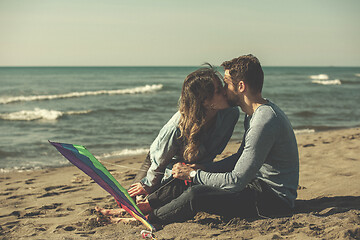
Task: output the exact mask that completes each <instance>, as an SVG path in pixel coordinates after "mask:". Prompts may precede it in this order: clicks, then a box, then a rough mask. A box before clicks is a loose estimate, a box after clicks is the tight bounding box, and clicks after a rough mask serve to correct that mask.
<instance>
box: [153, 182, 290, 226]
mask: <svg viewBox="0 0 360 240" xmlns="http://www.w3.org/2000/svg"><path fill="white" fill-rule="evenodd" d="M198 212H207V213H210V214H217V215H221V216H225V217H228V218H233V217H242V218H253V217H258V216H264V215H265V216H272V215H289V214H291V208H290V206H289V205H288V204H287V203H286V202H285V201H284V200H282V199H281V198H280V197H278V196H277V195H276V194H275V193H274V192H273V191H272V190H271V189H270V187H269V186H268V185H267V184H266V183H264V182H263V181H261V180H259V179H256V180H254V181H252V182H251V183H249V184H248V185H247V187H246V188H245V189H244V190H242V191H241V192H230V191H228V190H223V189H220V188H215V187H210V186H204V185H195V186H192V187H190V188H188V189H187V190H186V191H185V192H184V193H182V194H181V195H180V196H179V197H178V198H176V199H174V200H172V201H171V202H170V203H168V204H166V205H164V206H162V207H159V208H157V209H154V211H153V212H152V213H150V214H149V221H150V222H153V223H171V222H181V221H185V220H188V219H191V218H193V217H194V216H195V214H196V213H198Z"/></svg>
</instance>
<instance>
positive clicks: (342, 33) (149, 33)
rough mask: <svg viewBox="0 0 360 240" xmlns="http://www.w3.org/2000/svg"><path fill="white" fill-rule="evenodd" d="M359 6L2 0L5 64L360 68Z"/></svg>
mask: <svg viewBox="0 0 360 240" xmlns="http://www.w3.org/2000/svg"><path fill="white" fill-rule="evenodd" d="M359 10H360V1H358V0H337V1H335V0H302V1H295V0H272V1H270V0H256V1H251V0H221V1H219V0H96V1H95V0H22V1H20V0H0V66H198V65H201V64H202V63H204V62H210V63H212V64H213V65H220V64H221V63H222V62H223V61H226V60H230V59H232V58H234V57H238V56H240V55H244V54H248V53H252V54H254V55H255V56H257V57H258V58H259V59H260V61H261V63H262V65H264V66H360V14H359V12H360V11H359Z"/></svg>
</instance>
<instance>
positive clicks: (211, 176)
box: [194, 101, 299, 207]
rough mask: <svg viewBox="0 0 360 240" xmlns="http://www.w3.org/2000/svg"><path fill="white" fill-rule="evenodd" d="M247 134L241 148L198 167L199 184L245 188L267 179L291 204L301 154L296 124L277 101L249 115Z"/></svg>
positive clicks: (247, 117) (195, 179)
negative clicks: (295, 130) (291, 122)
mask: <svg viewBox="0 0 360 240" xmlns="http://www.w3.org/2000/svg"><path fill="white" fill-rule="evenodd" d="M244 127H245V134H244V137H243V141H242V143H241V145H240V148H239V150H238V152H237V153H236V154H234V155H232V156H230V157H228V158H225V159H223V160H222V161H218V162H214V163H209V164H207V165H205V168H206V171H203V170H198V171H197V173H196V176H195V178H194V183H195V184H203V185H209V186H214V187H219V188H222V189H226V190H229V191H234V192H237V191H241V190H243V189H244V188H245V187H246V185H247V184H248V183H249V182H250V181H252V180H253V179H255V178H258V179H261V180H263V181H264V182H266V183H267V184H268V185H269V186H270V187H271V189H272V190H273V191H274V192H275V193H276V194H277V195H278V196H279V197H280V198H282V199H284V200H285V201H286V202H287V203H288V204H289V205H290V206H291V207H293V206H294V200H295V199H296V196H297V192H296V190H297V186H298V182H299V154H298V148H297V143H296V138H295V135H294V131H293V129H292V126H291V124H290V122H289V120H288V118H287V117H286V115H285V113H284V112H283V111H282V110H281V109H280V108H279V107H278V106H276V105H275V104H274V103H272V102H270V101H268V103H266V104H264V105H261V106H260V107H258V108H257V109H256V111H255V112H254V114H253V115H252V116H248V115H246V116H245V121H244Z"/></svg>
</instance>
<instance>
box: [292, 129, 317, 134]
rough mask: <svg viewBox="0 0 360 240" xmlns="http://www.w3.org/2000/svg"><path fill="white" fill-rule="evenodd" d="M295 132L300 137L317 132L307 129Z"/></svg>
mask: <svg viewBox="0 0 360 240" xmlns="http://www.w3.org/2000/svg"><path fill="white" fill-rule="evenodd" d="M294 132H295V134H296V135H299V134H305V133H314V132H315V130H314V129H309V128H306V129H297V130H294Z"/></svg>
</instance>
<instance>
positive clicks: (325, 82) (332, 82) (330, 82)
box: [311, 79, 341, 85]
mask: <svg viewBox="0 0 360 240" xmlns="http://www.w3.org/2000/svg"><path fill="white" fill-rule="evenodd" d="M311 82H312V83H316V84H321V85H341V81H340V80H339V79H334V80H312V81H311Z"/></svg>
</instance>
